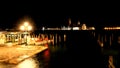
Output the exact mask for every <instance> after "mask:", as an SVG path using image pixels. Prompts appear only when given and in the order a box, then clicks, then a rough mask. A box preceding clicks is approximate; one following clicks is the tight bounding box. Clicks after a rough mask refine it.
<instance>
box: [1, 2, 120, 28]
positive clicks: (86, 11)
mask: <svg viewBox="0 0 120 68" xmlns="http://www.w3.org/2000/svg"><path fill="white" fill-rule="evenodd" d="M40 4H42V3H37V4H36V3H30V4H29V3H28V4H17V3H16V4H8V5H7V6H4V7H2V6H1V11H0V20H1V23H0V28H1V29H6V28H10V29H11V28H14V27H16V26H18V24H20V22H19V20H22V19H23V18H24V17H29V18H31V19H32V21H33V22H34V25H35V26H36V28H40V27H42V26H46V27H60V26H64V25H65V26H67V25H68V19H69V18H71V20H72V24H77V22H78V21H80V23H81V24H82V23H86V25H88V26H95V27H104V26H119V25H120V23H119V22H120V16H119V14H117V13H116V12H112V11H109V10H107V9H106V10H104V9H103V10H101V9H94V8H88V7H87V8H86V7H83V6H80V5H79V4H78V5H74V6H72V5H70V4H66V5H65V4H64V6H63V5H62V4H59V6H58V5H57V3H56V4H54V5H53V4H52V5H51V4H48V3H46V4H42V5H40ZM100 10H101V11H100Z"/></svg>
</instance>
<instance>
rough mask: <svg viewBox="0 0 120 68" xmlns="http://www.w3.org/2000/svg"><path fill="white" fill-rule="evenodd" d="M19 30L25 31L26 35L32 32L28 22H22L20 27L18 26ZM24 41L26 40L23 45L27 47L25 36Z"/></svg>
mask: <svg viewBox="0 0 120 68" xmlns="http://www.w3.org/2000/svg"><path fill="white" fill-rule="evenodd" d="M20 30H22V31H25V32H26V33H28V31H30V30H32V26H31V25H29V23H28V22H24V24H23V25H22V26H20ZM25 39H26V41H25V44H26V45H27V34H26V36H25Z"/></svg>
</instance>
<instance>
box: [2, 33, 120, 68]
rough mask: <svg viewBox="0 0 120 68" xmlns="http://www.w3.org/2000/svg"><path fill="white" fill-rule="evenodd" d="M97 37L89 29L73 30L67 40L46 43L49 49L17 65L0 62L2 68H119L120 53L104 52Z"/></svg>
mask: <svg viewBox="0 0 120 68" xmlns="http://www.w3.org/2000/svg"><path fill="white" fill-rule="evenodd" d="M97 39H98V38H95V37H94V35H92V34H90V33H89V31H82V32H80V33H79V32H77V31H75V32H71V33H68V35H67V39H66V40H67V41H66V42H62V43H58V44H52V43H51V44H46V45H45V46H47V47H48V49H47V50H45V51H43V52H41V53H38V54H36V55H35V56H33V57H31V58H28V59H26V60H24V61H23V62H21V63H19V64H17V65H13V64H5V63H0V68H68V67H73V68H78V67H79V68H81V67H82V68H87V67H88V66H89V67H92V68H109V67H108V66H109V65H111V66H115V68H119V67H117V65H118V64H119V58H118V57H119V55H114V54H103V53H102V48H101V46H100V45H99V44H98V42H97ZM108 60H110V62H112V64H109V61H108ZM118 66H119V65H118Z"/></svg>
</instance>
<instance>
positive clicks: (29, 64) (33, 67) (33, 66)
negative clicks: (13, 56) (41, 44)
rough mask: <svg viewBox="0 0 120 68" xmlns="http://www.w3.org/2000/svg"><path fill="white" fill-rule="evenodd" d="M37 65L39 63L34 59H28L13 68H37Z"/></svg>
mask: <svg viewBox="0 0 120 68" xmlns="http://www.w3.org/2000/svg"><path fill="white" fill-rule="evenodd" d="M38 64H39V63H38V62H37V61H36V60H35V59H33V58H28V59H26V60H25V61H23V62H21V63H20V64H18V65H17V66H16V67H15V68H39V65H38Z"/></svg>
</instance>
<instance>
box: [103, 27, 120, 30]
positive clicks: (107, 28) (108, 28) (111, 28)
mask: <svg viewBox="0 0 120 68" xmlns="http://www.w3.org/2000/svg"><path fill="white" fill-rule="evenodd" d="M116 29H117V30H118V29H120V27H104V30H116Z"/></svg>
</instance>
